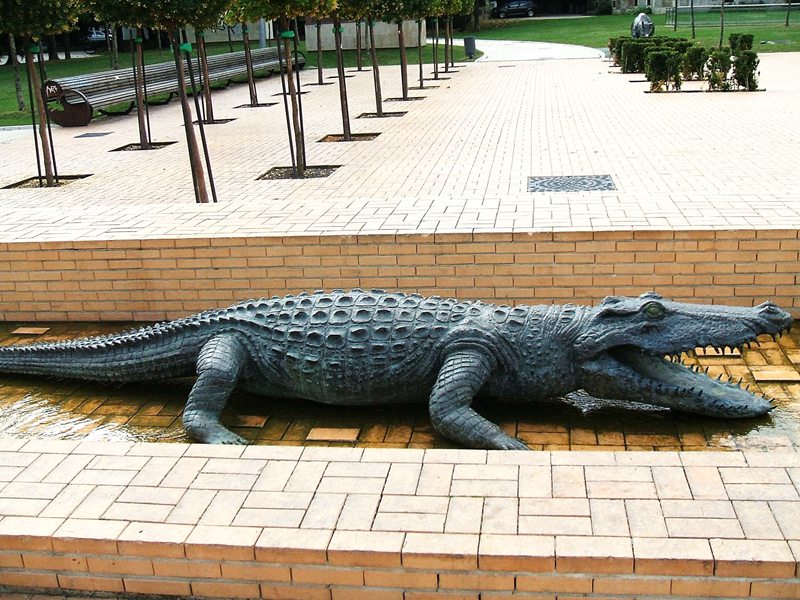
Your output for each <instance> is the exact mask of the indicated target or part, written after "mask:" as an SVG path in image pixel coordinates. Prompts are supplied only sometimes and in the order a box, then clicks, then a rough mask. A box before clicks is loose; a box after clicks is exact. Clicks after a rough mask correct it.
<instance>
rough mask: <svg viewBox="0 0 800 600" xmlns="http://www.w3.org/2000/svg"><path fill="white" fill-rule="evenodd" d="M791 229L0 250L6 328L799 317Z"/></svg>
mask: <svg viewBox="0 0 800 600" xmlns="http://www.w3.org/2000/svg"><path fill="white" fill-rule="evenodd" d="M799 251H800V239H798V231H797V230H718V231H712V230H686V231H635V232H634V231H595V232H591V231H587V232H580V231H571V232H547V233H530V234H528V233H514V234H512V233H472V234H469V233H452V234H435V235H433V234H431V235H423V234H410V235H363V236H321V237H320V236H302V237H301V236H298V237H242V238H191V239H183V238H176V239H150V240H147V239H145V240H131V241H126V240H122V241H97V242H41V243H9V244H0V320H5V321H35V320H42V321H60V320H88V321H98V320H122V321H130V320H161V319H166V318H174V317H177V316H181V315H185V314H188V313H192V312H196V311H200V310H204V309H207V308H209V307H211V306H225V305H228V304H231V303H233V302H235V301H237V300H241V299H246V298H248V297H260V296H270V295H284V294H287V293H294V292H299V291H303V290H313V289H333V288H351V287H362V288H383V289H400V290H405V291H419V292H421V293H423V294H438V295H446V296H456V297H459V298H475V299H482V300H486V301H490V302H502V303H550V302H556V303H562V302H576V303H595V302H597V301H599V300H601V299H602V298H603V297H604V296H606V295H612V294H622V295H634V294H639V293H641V292H642V291H646V290H650V289H655V290H657V291H659V292H660V293H661V294H663V295H664V296H666V297H670V298H673V299H676V300H683V301H694V302H714V303H726V304H744V305H752V304H755V303H759V302H762V301H763V300H765V299H767V298H771V299H774V300H776V301H777V302H778V304H780V305H781V306H783V307H785V308H789V309H793V313H794V314H795V316H800V276H799V275H798V271H800V262H799V261H798V252H799Z"/></svg>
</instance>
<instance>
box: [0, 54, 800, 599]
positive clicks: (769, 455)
mask: <svg viewBox="0 0 800 600" xmlns="http://www.w3.org/2000/svg"><path fill="white" fill-rule="evenodd" d="M484 50H485V56H484V58H483V59H482V60H479V61H476V62H474V63H469V64H466V63H464V62H461V64H462V65H463V66H462V67H460V68H459V69H458V71H457V72H455V73H452V74H444V73H443V74H442V78H441V80H440V81H438V82H435V81H426V85H427V86H429V87H428V89H424V90H412V95H413V96H417V97H424V100H420V101H415V102H399V101H391V102H390V101H387V102H386V104H385V105H384V108H385V109H386V110H387V111H405V112H406V113H407V114H405V115H404V116H402V117H397V118H386V119H357V118H355V117H356V116H357V115H358V114H360V113H362V112H373V111H374V110H375V107H374V100H373V97H372V78H371V75H370V73H369V72H363V73H353V74H352V75H353V77H351V78H349V79H348V90H349V94H350V109H351V115H352V116H353V120H352V126H353V131H354V132H356V133H380V135H379V136H378V137H377V138H376V139H375V140H373V141H370V142H352V143H323V142H320V141H318V140H321V139H322V138H323V137H324V136H325V135H327V134H336V133H340V132H341V123H340V122H339V121H338V117H337V115H338V110H339V109H338V97H337V86H335V85H328V86H322V87H318V86H311V85H309V86H308V87H307V88H306V89H307V91H308V93H307V94H306V95H304V96H303V108H304V112H305V115H306V138H307V142H308V158H309V163H310V164H314V165H341V166H340V168H339V169H338V170H337V171H336V172H335V173H334V174H332V175H331V176H329V177H327V178H320V179H307V180H285V181H276V180H259V179H258V177H259V176H260V175H261V174H263V173H265V172H266V171H268V170H269V169H270V168H272V167H275V166H286V165H287V164H289V155H288V148H287V146H288V144H287V140H286V133H285V129H284V116H283V112H282V108H281V106H280V105H276V106H272V107H269V108H258V109H235V108H234V107H235V106H236V105H239V104H243V103H245V102H246V101H247V90H246V88H245V86H241V85H240V86H232V87H230V88H229V89H227V90H224V91H219V92H216V93H215V95H214V100H215V111H216V116H217V118H235V119H236V120H234V121H232V122H230V123H228V124H225V125H213V126H209V127H208V128H207V130H206V131H207V134H208V138H209V145H210V152H211V157H212V161H213V166H214V173H215V181H216V184H217V189H218V193H219V199H220V201H219V203H218V204H214V205H202V206H200V205H196V204H194V200H193V194H192V190H191V177H190V174H189V170H188V165H187V157H186V149H185V146H184V144H183V142H182V135H183V132H182V128H181V127H182V126H181V121H180V108H179V106H178V105H177V103H173V104H171V105H168V106H162V107H154V108H153V109H152V111H151V120H152V125H153V132H154V138H155V141H176V142H178V143H176V144H174V145H172V146H169V147H167V148H165V149H162V150H158V151H152V152H109V151H110V150H112V149H114V148H118V147H120V146H123V145H125V144H129V143H132V142H135V141H136V119H135V118H134V117H133V116H128V117H120V118H108V119H99V120H97V121H95V122H93V123H92V124H91V125H90V126H88V127H86V128H83V129H57V130H56V132H55V135H56V146H57V148H58V159H59V169H60V172H61V173H62V174H63V175H77V174H83V175H89V174H91V176H90V177H87V178H85V179H83V180H80V181H77V182H74V183H71V184H69V185H67V186H64V187H61V188H57V189H44V190H40V189H33V190H32V189H25V190H0V202H2V205H3V208H4V210H3V212H2V214H0V320H2V321H6V322H8V323H9V324H8V326H7V327H6V326H4V329H2V331H0V333H2V334H3V335H2V340H0V343H9V342H18V341H19V337H18V336H19V335H23V334H19V333H17V334H14V333H12V331H11V330H12V325H11V324H10V323H11V322H13V323H14V325H13V327H16V326H17V325H18V324H27V325H34V324H36V323H35V322H36V321H39V322H40V323H38V325H39V326H41V322H42V321H48V320H50V321H80V320H86V321H100V320H128V321H130V320H155V319H163V318H167V317H171V316H177V315H183V314H186V313H188V312H194V311H196V310H202V309H204V308H208V307H209V306H213V305H225V304H229V303H231V302H233V301H234V300H236V299H240V298H242V297H246V295H251V294H254V293H259V294H264V295H271V294H273V293H277V294H282V293H287V292H295V291H297V290H300V289H307V288H309V287H312V288H313V287H324V288H334V287H348V286H350V287H355V286H360V287H373V286H374V287H391V288H398V289H404V290H418V291H420V292H422V293H429V294H433V293H436V294H452V295H456V296H458V297H460V298H481V299H484V300H492V301H497V302H509V303H515V302H531V301H538V302H568V301H572V302H584V303H586V302H596V301H597V300H598V299H599V298H602V296H604V295H607V294H626V295H630V294H638V293H640V292H641V291H643V290H645V289H654V288H655V289H658V290H659V291H662V292H663V293H664V294H665V295H669V296H671V297H673V298H675V299H683V300H687V299H688V300H691V301H700V302H721V303H731V304H745V305H752V304H755V303H758V302H760V301H762V300H763V299H765V298H774V299H776V300H777V301H778V302H779V303H780V304H781V305H782V306H785V307H786V308H789V309H792V310H794V314H795V315H796V316H797V315H798V314H800V293H798V290H799V289H800V280H798V275H797V272H798V267H797V265H798V256H799V253H800V240H799V239H798V229H800V195H799V194H798V191H797V190H798V189H800V171H798V169H797V164H796V163H797V157H798V156H800V136H798V131H800V127H799V126H800V103H798V102H797V99H798V97H799V95H798V94H799V92H800V81H798V79H797V77H796V73H797V72H798V67H800V53H798V54H766V55H762V56H761V61H762V62H761V67H760V70H761V80H760V82H761V85H762V87H764V88H766V90H767V91H766V92H759V93H752V94H736V93H730V94H709V93H701V92H700V89H701V87H702V86H701V85H700V84H698V83H687V84H686V86H685V88H686V89H687V90H689V93H683V94H647V93H645V91H646V90H647V84H646V83H645V82H643V81H641V79H640V78H641V76H637V75H621V74H619V73H618V72H617V70H616V69H613V68H612V67H610V66H609V64H608V63H607V62H606V61H605V60H603V59H601V58H600V57H599V52H597V51H595V50H592V49H580V48H577V49H576V48H564V47H556V46H554V45H538V46H536V45H531V46H525V47H522V46H519V45H518V44H515V43H494V44H486V46H485V48H484ZM543 58H551V59H552V60H539V59H543ZM410 71H411V73H412V85H414V84H413V75H414V74H415V73H416V70H415V69H414V68H413V67H412V68H411V69H410ZM428 71H429V69H426V74H428ZM331 74H332V73H330V72H328V73H326V76H329V75H331ZM381 74H382V78H383V82H382V84H383V90H384V94H385V95H386V96H387V97H389V98H393V97H397V96H399V95H400V89H399V87H400V84H399V73H398V68H397V67H386V68H383V69H382V70H381ZM302 77H303V79H304V80H305V82H306V83H309V84H310V83H312V82H313V81H315V79H316V74H315V73H314V72H312V71H307V72H304V73H303V74H302ZM279 88H280V84H279V80H278V79H276V78H270V79H266V80H262V81H260V83H259V94H260V99H261V101H262V102H263V101H267V100H276V99H279V98H275V97H273V94H276V93H278V91H279ZM692 91H696V92H697V93H692ZM85 133H93V134H98V135H96V136H94V137H79V136H80V135H81V134H85ZM32 145H33V142H32V138H31V136H30V133H29V132H27V133H26V132H25V131H24V130H10V131H3V132H2V133H0V154H1V155H2V156H3V157H4V158H5V157H14V160H8V159H6V160H3V161H2V165H3V166H2V170H0V187H2V186H5V185H8V184H11V183H14V182H15V181H18V180H21V179H24V178H27V177H30V176H31V175H34V174H35V164H34V163H33V160H32V153H31V150H32ZM548 177H559V178H565V177H566V178H577V179H557V180H553V179H542V178H548ZM529 178H539V179H536V180H534V181H531V180H530V179H529ZM562 184H564V185H565V187H564V188H558V187H557V186H560V185H562ZM590 184H591V185H593V186H596V187H598V188H602V189H596V190H595V191H580V190H578V191H563V189H567V188H566V185H569V186H579V187H580V186H586V185H590ZM536 186H540V187H536ZM554 186H556V187H554ZM533 189H543V190H545V191H531V190H533ZM570 189H573V190H574V188H570ZM256 290H257V292H256ZM92 327H96V328H97V331H98V332H99V331H108V329H109V326H108V325H107V324H101V325H92ZM73 328H74V329H73ZM78 329H80V325H77V324H72V323H70V324H61V325H56V326H54V327H53V329H52V331H50V332H45V335H54V336H57V337H58V336H60V335H71V334H73V333H75V332H76V331H77V330H78ZM31 333H32V332H30V331H28V333H26V334H24V335H28V336H30V335H31ZM15 336H17V337H15ZM798 345H800V338H798V337H797V335H796V332H795V333H793V335H792V336H783V337H782V338H781V339H780V340H779V341H778V342H773V341H771V340H764V343H763V344H761V345H760V346H759V347H758V348H757V349H753V350H747V351H745V352H744V353H743V354H741V355H736V352H732V351H725V352H723V353H722V355H720V354H719V353H716V352H712V351H708V350H700V351H699V356H698V357H697V358H696V360H697V361H698V363H699V364H700V365H702V366H708V367H709V368H710V372H712V373H719V374H721V375H724V376H736V377H741V376H744V377H745V379H746V380H747V381H751V380H752V382H753V383H754V384H755V385H758V386H760V387H761V389H762V390H763V391H764V392H766V393H768V394H769V395H770V396H773V397H775V398H776V400H777V404H778V409H777V410H776V411H775V413H774V414H775V419H774V421H773V420H772V419H773V417H772V416H768V417H765V418H764V419H763V420H749V421H748V422H747V423H745V422H744V421H742V425H741V426H731V429H730V432H727V431H725V430H724V428H725V427H727V425H724V424H723V429H722V430H720V429H717V430H715V431H716V433H713V432H712V434H711V436H709V435H708V434H709V430H707V429H705V428H704V427H703V426H701V427H694V426H692V427H693V428H690V429H689V430H687V429H686V428H681V427H679V426H678V425H676V424H675V423H673V422H670V423H672V424H669V423H667V421H666V419H665V420H663V421H661V422H660V423H659V424H658V425H655V426H651V424H652V423H653V422H654V421H655V420H659V419H658V417H657V416H656V417H653V419H643V418H638V417H636V416H634V417H632V419H633V424H632V425H630V426H629V425H628V424H627V422H626V423H623V424H622V425H617V424H610V425H609V423H608V422H597V423H591V424H586V422H585V421H582V422H583V423H584V424H586V426H585V427H572V428H570V429H569V430H568V431H567V428H566V427H564V426H563V425H562V424H557V425H556V429H553V425H551V424H550V423H549V421H548V419H547V417H546V414H545V413H544V412H543V413H537V412H535V411H533V412H532V413H531V414H530V419H529V420H528V422H527V424H526V425H525V426H520V422H519V421H517V420H516V419H515V418H514V417H509V418H508V419H502V421H503V425H504V427H506V428H507V429H508V431H509V432H511V431H512V430H513V431H514V433H516V434H517V435H520V436H521V437H523V438H524V439H525V441H526V442H528V443H529V444H531V447H532V448H533V449H535V450H537V451H534V452H510V451H509V452H496V451H486V450H465V449H458V448H441V447H439V448H431V446H435V445H438V444H437V442H436V439H435V437H434V436H433V435H432V434H431V432H430V429H426V427H429V424H428V423H427V421H426V420H425V416H424V414H422V415H420V418H419V419H416V417H415V418H414V419H412V420H413V421H414V423H413V426H405V427H398V426H397V425H398V423H397V422H394V423H390V424H388V425H384V426H383V428H381V427H382V426H381V425H377V426H375V424H374V423H372V424H371V425H368V426H364V427H365V430H366V431H367V436H366V437H369V436H372V438H371V440H369V441H367V443H365V444H363V445H367V446H370V447H302V446H300V445H299V443H300V442H301V441H302V440H301V439H299V438H302V437H303V436H306V437H307V434H308V433H310V431H306V430H307V429H310V423H309V422H308V419H306V420H305V421H304V422H303V423H301V424H300V425H297V424H296V423H294V424H289V423H288V422H287V420H286V419H285V418H284V416H285V415H279V419H278V422H279V425H281V424H284V425H285V431H290V430H291V431H292V433H291V435H290V436H289V437H285V436H284V435H283V433H281V435H280V436H278V435H277V434H275V432H273V431H271V430H270V425H269V423H270V419H268V418H267V417H265V416H264V415H261V416H259V415H258V414H256V413H257V410H256V409H255V408H254V409H253V411H252V413H253V414H250V413H249V412H242V413H240V414H239V415H238V417H236V416H231V418H233V419H236V418H238V419H239V421H238V422H237V421H231V422H230V424H231V425H232V426H235V427H239V428H240V429H238V430H239V431H241V432H242V433H246V432H248V431H249V434H248V437H250V438H252V439H254V440H256V439H260V440H261V441H263V442H267V444H266V445H256V444H253V445H250V446H247V447H244V446H222V445H200V444H187V443H183V441H185V440H183V439H182V438H180V437H179V436H180V435H181V432H180V430H179V427H178V424H177V418H178V416H179V413H180V411H181V409H182V407H183V405H182V402H181V400H180V399H179V398H178V397H179V396H181V394H182V392H183V391H185V390H182V389H180V388H176V389H173V390H171V391H170V392H169V394H171V397H170V399H165V396H166V394H167V393H166V392H164V391H163V390H161V391H158V392H156V391H155V390H152V389H150V390H146V389H144V388H143V387H140V386H127V387H125V388H121V389H114V390H112V392H110V393H109V394H105V395H104V396H103V397H102V398H100V397H98V396H97V394H93V392H89V391H86V390H85V389H84V388H82V387H79V386H77V385H75V384H67V383H65V382H45V383H42V384H41V385H39V386H38V387H34V388H32V387H30V386H28V385H26V383H25V381H24V380H23V379H22V378H7V379H6V378H4V379H3V381H2V382H0V395H2V396H4V397H5V398H6V399H8V398H11V399H12V405H13V403H14V402H17V405H19V406H21V405H22V404H25V403H27V405H28V406H29V407H30V406H34V409H36V408H37V406H36V403H37V402H38V403H39V405H38V406H39V407H43V408H44V409H46V411H49V412H48V413H47V414H51V413H52V412H53V410H54V404H57V403H59V402H60V403H61V404H60V408H63V407H65V406H70V410H71V409H75V413H77V414H76V415H73V417H74V418H73V420H72V421H71V425H72V426H74V427H81V426H82V425H83V424H85V423H86V422H87V421H90V420H94V418H95V417H97V420H98V421H100V423H99V425H100V426H99V427H97V428H96V429H95V431H98V430H101V429H102V428H103V427H113V426H120V425H121V420H124V421H125V424H127V423H128V421H133V420H134V419H136V421H135V423H133V425H134V426H142V427H151V428H152V427H156V428H159V427H160V428H161V429H162V430H163V431H167V430H171V431H173V432H175V431H177V433H176V435H177V436H178V440H177V441H175V443H170V444H159V443H151V442H139V441H136V439H138V438H136V439H130V438H128V439H125V440H124V441H123V440H120V439H119V438H117V441H113V442H112V441H97V440H98V438H95V439H92V437H91V435H89V436H87V437H88V439H86V438H84V439H72V440H66V439H61V440H54V439H47V438H45V437H40V438H33V439H30V438H29V439H23V438H22V436H17V434H19V433H20V431H19V429H16V430H14V429H13V427H14V426H16V427H18V426H19V421H20V420H21V417H20V414H19V411H15V410H14V409H13V408H11V409H9V410H6V411H4V412H5V413H9V414H8V415H6V417H7V418H6V420H5V421H3V420H2V419H0V427H6V429H5V430H0V431H6V432H7V434H8V435H0V594H5V593H6V592H9V591H12V592H18V593H14V594H11V595H8V596H7V597H8V598H9V600H39V599H40V596H36V595H34V592H35V591H37V590H38V591H41V590H42V589H46V590H47V591H48V592H50V593H58V592H69V593H70V594H75V593H81V592H87V593H89V592H91V593H92V594H90V595H93V593H94V592H101V593H103V594H120V593H126V594H158V595H178V596H188V595H193V596H200V597H215V598H231V597H237V598H253V599H256V598H260V599H264V600H273V599H302V600H313V599H319V600H362V599H363V600H367V599H368V600H448V599H449V600H500V599H510V598H530V599H538V600H542V599H545V598H547V599H549V600H569V599H575V598H585V597H589V596H597V597H599V598H604V599H606V600H610V599H611V598H619V599H627V600H634V599H638V600H663V599H664V598H666V597H673V598H700V597H707V598H719V597H739V598H747V597H758V598H798V597H800V527H798V523H800V455H799V454H798V452H797V440H798V439H800V430H798V428H797V418H796V408H793V407H794V406H795V405H796V404H797V398H798V397H800V396H798V394H800V387H799V386H798V377H800V376H799V375H798V371H797V365H798V362H797V361H798V360H800V354H798V352H800V350H798ZM53 398H56V401H53ZM132 398H133V402H131V399H132ZM55 408H59V407H55ZM65 410H66V409H65ZM40 414H43V413H40ZM344 414H345V411H341V413H340V414H337V415H332V416H331V419H330V422H327V423H322V422H319V423H316V425H319V426H323V425H327V426H328V427H331V426H333V427H337V426H338V427H342V426H349V427H362V426H363V425H361V424H360V423H357V424H354V423H346V422H343V419H344ZM9 415H10V416H9ZM543 415H544V416H543ZM573 416H575V411H573ZM9 419H10V420H11V422H10V423H9ZM115 419H116V420H115ZM345 420H346V419H345ZM499 420H501V419H499ZM41 421H42V419H40V422H39V423H36V424H35V425H39V426H40V427H42V428H45V427H46V424H44V423H42V422H41ZM417 421H419V422H417ZM708 421H710V419H709V420H708ZM756 421H757V422H756ZM562 423H563V422H562ZM9 425H10V427H9ZM35 425H34V426H35ZM293 426H294V427H295V429H294V430H292V427H293ZM307 426H308V427H307ZM401 430H402V431H401ZM40 431H41V429H40ZM265 432H266V433H265ZM398 432H400V433H402V435H403V436H405V439H403V440H397V439H394V438H393V437H392V436H396V435H397V434H398ZM96 435H99V434H96ZM415 435H416V436H417V437H416V438H415V437H414V436H415ZM270 436H271V437H270ZM715 436H716V437H715ZM378 437H380V438H381V439H380V441H379V440H378V439H377V438H378ZM712 438H713V439H712ZM282 443H287V444H289V445H279V444H282ZM707 444H708V445H714V446H717V447H719V446H722V447H725V448H727V449H729V450H731V451H729V452H720V451H708V450H706V446H707ZM389 446H404V447H401V448H394V447H389ZM415 446H416V447H415ZM567 448H569V449H570V450H571V451H562V450H566V449H567ZM590 450H591V451H590ZM642 450H648V451H642ZM653 450H658V451H653Z"/></svg>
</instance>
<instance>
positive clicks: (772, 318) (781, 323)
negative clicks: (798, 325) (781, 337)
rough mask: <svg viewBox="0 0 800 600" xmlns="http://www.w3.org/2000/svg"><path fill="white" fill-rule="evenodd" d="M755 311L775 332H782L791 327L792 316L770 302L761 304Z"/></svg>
mask: <svg viewBox="0 0 800 600" xmlns="http://www.w3.org/2000/svg"><path fill="white" fill-rule="evenodd" d="M755 310H756V312H757V313H758V316H759V318H760V319H761V320H763V321H766V322H767V323H769V324H770V325H772V327H774V328H775V330H776V331H784V330H786V329H789V328H790V327H791V326H792V315H790V314H789V313H788V312H786V311H785V310H783V309H781V308H779V307H778V305H777V304H775V303H774V302H772V301H770V300H767V301H766V302H762V303H761V304H759V305H758V306H756V307H755Z"/></svg>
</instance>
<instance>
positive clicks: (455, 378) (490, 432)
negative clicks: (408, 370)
mask: <svg viewBox="0 0 800 600" xmlns="http://www.w3.org/2000/svg"><path fill="white" fill-rule="evenodd" d="M491 373H492V362H491V359H490V358H489V356H488V355H486V354H484V353H482V352H480V351H479V350H459V351H456V352H453V353H451V354H449V355H448V356H447V358H446V359H445V361H444V365H442V368H441V370H440V371H439V376H438V378H437V379H436V385H434V387H433V392H432V393H431V398H430V401H429V404H428V409H429V412H430V415H431V423H432V424H433V426H434V427H435V428H436V430H437V431H438V432H439V433H441V434H442V435H443V436H445V437H446V438H448V439H451V440H453V441H456V442H458V443H459V444H463V445H464V446H467V447H469V448H490V449H494V450H528V449H529V448H528V447H527V446H526V445H525V444H523V443H522V442H521V441H519V440H518V439H516V438H513V437H511V436H509V435H507V434H506V433H505V432H504V431H503V430H502V429H500V428H499V427H498V426H497V425H495V424H494V423H492V422H491V421H487V420H486V419H484V418H483V417H482V416H480V415H479V414H478V413H476V412H475V411H474V410H472V408H470V404H471V403H472V399H473V398H474V397H475V394H477V393H478V391H479V390H480V389H481V387H483V384H485V383H486V381H487V379H489V376H490V375H491Z"/></svg>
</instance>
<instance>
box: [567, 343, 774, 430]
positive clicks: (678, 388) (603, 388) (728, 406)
mask: <svg viewBox="0 0 800 600" xmlns="http://www.w3.org/2000/svg"><path fill="white" fill-rule="evenodd" d="M785 331H788V328H785V329H782V330H781V331H780V332H778V333H776V334H774V335H773V339H776V340H777V339H778V338H779V337H780V335H782V334H783V333H784V332H785ZM755 341H756V338H755V334H753V336H752V337H748V338H747V339H744V340H742V341H741V342H740V343H733V344H731V345H728V346H725V347H724V348H726V349H738V350H742V349H744V348H745V347H749V345H750V344H751V343H753V342H755ZM717 350H718V352H719V353H720V354H722V351H723V347H717ZM694 352H695V349H694V348H682V349H680V351H676V352H675V353H667V354H666V355H664V354H661V353H657V354H656V353H653V352H649V351H645V350H644V349H642V348H640V347H638V346H634V345H621V346H614V347H611V348H608V349H607V350H605V351H604V352H601V353H600V354H598V355H597V356H595V357H594V358H593V359H592V360H590V361H588V363H586V364H584V366H583V368H584V372H585V373H586V374H587V375H588V377H587V379H586V384H587V385H585V386H584V387H585V389H586V391H587V392H589V393H590V394H592V395H595V396H597V397H602V398H608V399H618V400H631V401H636V402H643V403H647V404H654V405H657V406H664V407H667V408H671V409H675V410H680V411H684V412H691V413H696V414H702V415H708V416H714V417H728V418H741V417H756V416H759V415H763V414H765V413H767V412H769V411H770V410H771V409H772V402H771V401H770V400H769V399H768V398H765V397H764V396H762V395H760V394H757V393H754V392H752V391H750V389H749V387H750V386H749V384H747V383H744V382H743V381H742V380H741V379H740V380H738V381H737V380H732V379H727V378H725V377H724V376H722V375H720V376H719V377H718V378H713V377H709V376H708V369H707V368H702V367H698V366H695V365H686V364H683V363H682V362H681V356H682V355H688V356H690V357H691V356H693V355H694Z"/></svg>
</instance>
